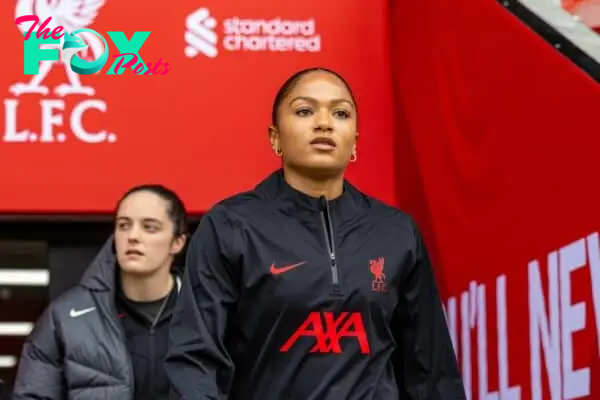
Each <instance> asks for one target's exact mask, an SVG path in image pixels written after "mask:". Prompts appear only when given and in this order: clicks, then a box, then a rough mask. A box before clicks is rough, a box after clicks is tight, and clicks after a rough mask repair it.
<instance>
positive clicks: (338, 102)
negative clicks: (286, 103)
mask: <svg viewBox="0 0 600 400" xmlns="http://www.w3.org/2000/svg"><path fill="white" fill-rule="evenodd" d="M298 100H304V101H306V102H308V103H313V104H315V103H318V101H317V100H316V99H314V98H312V97H308V96H298V97H294V98H293V99H292V100H291V101H290V105H292V104H294V103H295V102H296V101H298ZM340 103H346V104H349V105H350V106H352V108H356V107H355V105H354V102H352V101H350V100H346V99H333V100H331V101H329V104H333V105H335V104H340Z"/></svg>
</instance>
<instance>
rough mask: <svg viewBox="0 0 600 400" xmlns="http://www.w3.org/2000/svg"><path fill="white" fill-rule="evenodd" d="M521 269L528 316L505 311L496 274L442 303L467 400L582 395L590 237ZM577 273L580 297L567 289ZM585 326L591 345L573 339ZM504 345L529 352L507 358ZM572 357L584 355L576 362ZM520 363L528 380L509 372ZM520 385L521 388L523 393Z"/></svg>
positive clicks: (596, 278)
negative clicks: (581, 277)
mask: <svg viewBox="0 0 600 400" xmlns="http://www.w3.org/2000/svg"><path fill="white" fill-rule="evenodd" d="M524 267H525V268H522V269H520V268H519V269H517V271H519V272H522V274H523V276H522V277H520V279H526V280H527V290H528V293H527V297H526V299H527V302H526V303H524V304H522V305H521V307H524V308H526V309H527V310H528V313H526V312H525V310H523V309H508V307H507V296H511V286H510V281H509V279H508V277H507V275H504V274H503V275H499V276H497V278H496V281H495V282H493V283H492V282H485V283H479V282H474V281H473V282H471V283H470V284H469V286H468V288H465V290H464V291H463V292H462V293H461V294H460V295H458V296H452V297H450V298H448V299H447V301H446V303H445V311H446V318H447V320H448V326H449V329H450V334H451V337H452V342H453V344H454V349H455V352H456V355H457V358H458V359H459V362H460V367H461V371H462V375H463V380H464V384H465V390H466V392H467V398H468V399H469V400H521V399H532V400H545V399H550V400H570V399H580V398H589V396H590V394H591V372H590V365H589V362H590V360H592V358H593V357H598V356H600V354H598V349H600V243H599V235H598V232H595V233H593V234H590V235H588V236H585V237H582V238H580V239H578V240H575V241H573V242H571V243H567V244H565V245H564V246H562V247H560V248H559V249H556V250H553V251H551V252H549V253H548V254H547V257H546V259H533V260H531V261H530V262H529V263H528V265H526V266H524ZM582 271H584V272H587V273H588V274H589V282H590V284H589V287H588V288H585V290H586V292H585V293H581V290H582V289H581V287H580V286H578V290H574V288H573V285H572V280H573V276H574V274H575V273H581V272H582ZM510 276H511V277H512V276H514V273H512V272H511V275H510ZM513 279H517V278H516V277H515V278H513ZM492 293H495V296H493V294H492ZM491 310H495V312H493V311H492V313H493V315H495V318H493V319H490V318H488V317H487V315H488V314H489V312H490V311H491ZM525 315H528V319H527V318H525V317H524V316H525ZM588 329H593V330H594V334H595V337H596V339H595V340H596V343H597V346H596V343H594V346H596V347H594V346H590V343H588V342H586V341H578V340H576V339H575V337H576V335H577V333H578V332H582V331H584V330H588ZM508 332H511V335H510V336H509V334H508ZM527 341H528V344H527ZM511 345H514V346H517V347H519V348H524V347H527V348H528V349H529V352H528V353H526V354H521V355H520V357H518V358H517V357H514V356H513V357H512V358H509V349H510V346H511ZM592 351H593V352H594V353H595V354H593V357H592V354H590V353H591V352H592ZM513 354H514V353H513ZM577 354H585V355H589V356H588V357H577ZM582 360H583V361H582ZM523 363H525V364H529V372H530V375H529V377H528V378H529V380H530V382H524V378H523V376H522V375H521V376H519V377H516V376H514V375H515V374H513V375H511V367H512V368H513V369H514V368H515V366H516V365H518V364H521V365H522V364H523ZM586 363H587V364H586ZM492 373H493V374H497V376H492V375H490V374H492ZM491 382H493V384H492V383H491ZM523 388H525V389H527V388H529V393H526V392H525V389H523ZM544 394H546V395H544Z"/></svg>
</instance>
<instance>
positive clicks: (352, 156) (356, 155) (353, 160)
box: [350, 151, 358, 162]
mask: <svg viewBox="0 0 600 400" xmlns="http://www.w3.org/2000/svg"><path fill="white" fill-rule="evenodd" d="M357 159H358V154H356V151H355V152H354V153H352V155H351V156H350V162H356V160H357Z"/></svg>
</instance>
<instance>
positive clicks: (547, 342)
mask: <svg viewBox="0 0 600 400" xmlns="http://www.w3.org/2000/svg"><path fill="white" fill-rule="evenodd" d="M393 4H394V6H393V13H392V14H393V18H392V20H393V27H394V38H393V52H392V53H393V54H394V56H395V57H396V59H395V60H394V61H395V64H394V74H395V78H396V83H397V92H398V93H399V103H398V109H399V111H401V112H402V114H403V115H405V124H404V127H402V126H401V127H400V128H401V129H402V128H404V129H405V130H406V131H408V132H409V133H410V137H411V140H412V142H413V143H414V147H415V149H416V160H417V165H418V168H419V171H420V174H421V176H422V178H423V190H424V194H425V196H424V197H422V198H425V199H426V201H424V203H423V204H421V205H417V204H415V203H414V202H413V203H408V204H412V207H413V208H412V209H411V210H410V211H412V212H413V213H415V214H419V208H420V209H425V211H428V212H430V214H431V221H432V228H433V229H432V232H435V235H430V236H429V237H428V239H429V240H428V243H429V244H430V245H431V247H437V250H439V255H440V257H439V258H440V265H441V268H440V269H439V271H438V276H439V278H440V282H442V283H443V288H444V292H445V305H446V310H447V317H448V320H449V322H450V327H451V331H452V335H453V339H454V343H455V348H456V351H457V356H458V358H459V360H460V364H461V369H462V373H463V378H464V382H465V386H466V389H467V392H468V394H469V399H478V400H522V399H523V400H524V399H535V400H542V399H552V400H559V399H586V398H587V399H599V398H600V388H597V387H594V385H597V384H598V383H597V382H598V378H599V377H600V363H599V361H598V359H599V351H598V350H599V348H600V346H598V344H597V343H598V341H599V340H600V257H599V253H600V250H599V242H598V231H599V229H600V186H599V184H598V171H600V169H599V166H598V149H599V148H600V136H599V135H598V134H597V132H596V131H595V130H594V129H593V127H594V126H596V124H597V115H598V109H599V106H600V90H599V87H598V85H597V84H596V83H595V82H593V81H592V80H591V79H589V78H588V77H587V76H586V75H585V74H584V73H583V72H581V71H580V70H579V69H577V67H575V66H574V65H573V64H572V63H571V62H570V61H569V60H568V59H566V58H564V57H563V56H561V55H560V54H559V53H558V52H557V51H556V50H555V49H553V48H552V46H550V45H548V44H546V43H545V42H544V41H543V40H542V39H541V38H539V37H538V36H536V34H535V33H534V32H532V31H531V30H529V29H528V27H526V26H524V25H523V24H522V23H521V22H519V21H518V20H517V19H516V18H515V17H513V16H512V15H511V14H509V13H508V12H506V11H505V10H504V9H503V8H502V6H501V5H500V4H499V3H497V2H494V1H485V0H468V1H465V2H464V4H463V3H461V4H458V3H457V2H455V1H439V0H421V1H397V2H393ZM400 201H401V202H402V201H403V198H401V199H400ZM417 207H419V208H417ZM420 214H421V215H424V212H423V210H421V211H420Z"/></svg>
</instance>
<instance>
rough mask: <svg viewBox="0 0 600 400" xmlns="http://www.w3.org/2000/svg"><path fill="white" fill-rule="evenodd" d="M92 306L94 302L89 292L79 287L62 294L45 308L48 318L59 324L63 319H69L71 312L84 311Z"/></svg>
mask: <svg viewBox="0 0 600 400" xmlns="http://www.w3.org/2000/svg"><path fill="white" fill-rule="evenodd" d="M93 306H94V300H93V298H92V296H91V294H90V292H89V290H87V289H85V288H84V287H82V286H80V285H76V286H74V287H73V288H71V289H69V290H67V291H66V292H64V293H62V294H61V295H60V296H59V297H58V298H56V299H55V300H53V301H52V302H51V303H50V304H49V305H48V308H47V313H48V317H50V318H52V322H53V323H54V324H60V323H61V321H63V320H64V319H67V318H70V313H71V310H79V309H82V308H83V309H85V308H89V307H93Z"/></svg>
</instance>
